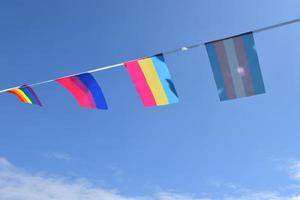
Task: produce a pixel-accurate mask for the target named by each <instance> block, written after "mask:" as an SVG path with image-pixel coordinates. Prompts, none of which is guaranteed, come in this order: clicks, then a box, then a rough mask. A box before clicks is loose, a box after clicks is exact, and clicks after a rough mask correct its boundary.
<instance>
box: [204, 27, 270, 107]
mask: <svg viewBox="0 0 300 200" xmlns="http://www.w3.org/2000/svg"><path fill="white" fill-rule="evenodd" d="M205 46H206V50H207V53H208V56H209V59H210V63H211V67H212V70H213V74H214V78H215V82H216V85H217V88H218V92H219V97H220V100H221V101H224V100H229V99H236V98H241V97H246V96H252V95H257V94H262V93H265V87H264V82H263V78H262V74H261V70H260V66H259V62H258V56H257V53H256V49H255V43H254V38H253V33H252V32H250V33H245V34H242V35H238V36H234V37H231V38H227V39H223V40H218V41H213V42H209V43H206V44H205Z"/></svg>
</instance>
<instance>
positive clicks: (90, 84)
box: [56, 73, 107, 110]
mask: <svg viewBox="0 0 300 200" xmlns="http://www.w3.org/2000/svg"><path fill="white" fill-rule="evenodd" d="M56 81H57V82H58V83H59V84H61V85H62V86H63V87H64V88H65V89H66V90H68V91H69V92H70V93H71V94H72V95H73V96H74V97H75V99H76V100H77V102H78V103H79V105H80V106H81V107H84V108H98V109H103V110H107V104H106V100H105V98H104V96H103V93H102V90H101V88H100V86H99V85H98V83H97V81H96V80H95V78H94V77H93V76H92V75H91V74H89V73H85V74H80V75H76V76H71V77H65V78H60V79H57V80H56Z"/></svg>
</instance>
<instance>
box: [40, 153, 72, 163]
mask: <svg viewBox="0 0 300 200" xmlns="http://www.w3.org/2000/svg"><path fill="white" fill-rule="evenodd" d="M42 155H43V156H44V157H45V158H48V159H52V160H64V161H68V160H71V159H72V156H71V155H70V154H67V153H60V152H48V153H44V154H42Z"/></svg>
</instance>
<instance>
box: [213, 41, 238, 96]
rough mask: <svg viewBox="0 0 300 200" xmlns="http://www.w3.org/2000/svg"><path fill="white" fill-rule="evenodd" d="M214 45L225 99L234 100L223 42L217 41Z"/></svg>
mask: <svg viewBox="0 0 300 200" xmlns="http://www.w3.org/2000/svg"><path fill="white" fill-rule="evenodd" d="M214 45H215V47H216V51H217V57H218V60H219V63H220V66H221V71H222V76H223V79H224V83H225V87H226V91H227V97H228V99H234V98H236V94H235V90H234V86H233V80H232V75H231V72H230V67H229V64H228V60H227V56H226V51H225V47H224V43H223V41H218V42H215V43H214Z"/></svg>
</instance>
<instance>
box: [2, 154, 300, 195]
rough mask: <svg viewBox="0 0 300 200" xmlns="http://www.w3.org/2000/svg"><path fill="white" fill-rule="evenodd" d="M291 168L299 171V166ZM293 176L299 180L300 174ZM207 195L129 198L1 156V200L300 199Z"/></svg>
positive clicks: (231, 185)
mask: <svg viewBox="0 0 300 200" xmlns="http://www.w3.org/2000/svg"><path fill="white" fill-rule="evenodd" d="M291 168H292V169H293V170H295V169H298V165H293V166H292V167H291ZM297 172H298V171H297ZM295 173H296V172H295ZM293 177H298V176H297V173H296V175H295V174H294V176H293ZM297 180H300V179H297ZM229 186H230V188H232V189H237V188H238V187H237V186H236V185H234V184H232V183H231V184H230V185H229ZM219 189H220V188H219ZM206 196H207V198H197V197H195V196H193V195H189V194H177V193H175V192H160V193H157V194H154V195H152V196H137V197H130V196H125V195H121V194H119V193H118V192H117V191H115V190H109V189H105V188H101V187H96V186H94V185H92V184H91V183H89V182H88V181H87V180H83V179H81V180H69V179H65V178H59V177H52V176H49V175H40V174H32V173H28V172H25V171H23V170H21V169H18V168H17V167H15V166H13V165H12V164H11V163H9V162H8V161H7V160H6V159H5V158H1V157H0V200H300V194H298V195H290V196H282V195H280V194H279V193H276V192H251V191H250V190H249V191H245V192H244V193H241V194H239V195H238V194H236V193H235V194H231V195H228V196H226V195H224V196H223V197H219V198H210V197H209V195H206Z"/></svg>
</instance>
